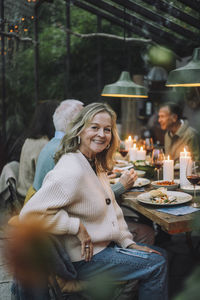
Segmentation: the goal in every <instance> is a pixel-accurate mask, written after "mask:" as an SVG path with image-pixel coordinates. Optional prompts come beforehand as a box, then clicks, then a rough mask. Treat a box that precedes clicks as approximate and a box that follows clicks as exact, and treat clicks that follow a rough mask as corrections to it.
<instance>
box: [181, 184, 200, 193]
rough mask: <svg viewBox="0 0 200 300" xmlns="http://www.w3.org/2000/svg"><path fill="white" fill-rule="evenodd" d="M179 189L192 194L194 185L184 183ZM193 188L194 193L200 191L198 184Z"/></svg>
mask: <svg viewBox="0 0 200 300" xmlns="http://www.w3.org/2000/svg"><path fill="white" fill-rule="evenodd" d="M180 189H181V190H182V191H184V192H186V193H189V194H192V195H193V194H194V186H193V185H192V184H189V185H184V186H181V187H180ZM195 190H196V193H198V194H199V193H200V186H199V185H196V186H195Z"/></svg>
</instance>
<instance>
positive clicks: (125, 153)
mask: <svg viewBox="0 0 200 300" xmlns="http://www.w3.org/2000/svg"><path fill="white" fill-rule="evenodd" d="M119 153H120V154H121V155H122V156H123V157H125V156H126V155H127V154H128V150H125V149H120V150H119Z"/></svg>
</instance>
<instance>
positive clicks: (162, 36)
mask: <svg viewBox="0 0 200 300" xmlns="http://www.w3.org/2000/svg"><path fill="white" fill-rule="evenodd" d="M84 1H85V2H87V3H90V4H92V5H94V6H96V7H98V8H100V9H103V10H105V11H106V12H109V13H110V14H112V15H113V16H114V17H116V18H118V19H119V18H120V19H121V20H123V19H124V18H125V20H126V25H127V22H128V23H129V25H131V26H130V27H133V28H135V26H137V27H139V28H141V32H146V35H148V36H150V37H151V36H152V34H153V35H154V38H153V37H152V39H153V40H154V41H156V40H155V36H156V37H157V40H158V38H159V43H160V44H162V45H166V44H167V45H168V46H169V45H178V44H179V45H183V43H187V40H181V39H179V38H177V37H173V35H172V34H170V33H169V32H167V31H164V30H162V29H159V28H157V27H156V26H154V25H152V24H150V23H147V22H145V21H144V20H142V19H140V18H138V17H136V16H133V15H130V14H129V13H127V12H126V13H124V12H123V11H122V10H120V9H118V8H116V7H114V6H112V5H110V4H108V3H106V2H105V1H102V0H99V1H96V0H84ZM156 42H157V41H156Z"/></svg>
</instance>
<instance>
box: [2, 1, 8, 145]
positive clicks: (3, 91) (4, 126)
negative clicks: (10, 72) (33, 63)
mask: <svg viewBox="0 0 200 300" xmlns="http://www.w3.org/2000/svg"><path fill="white" fill-rule="evenodd" d="M0 16H1V20H4V0H0ZM4 27H5V25H4V22H1V31H4ZM4 52H5V36H4V35H3V34H2V35H1V74H2V75H1V76H2V79H1V85H2V87H1V101H2V140H3V142H5V141H6V115H7V108H6V60H5V54H4Z"/></svg>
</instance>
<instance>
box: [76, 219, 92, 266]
mask: <svg viewBox="0 0 200 300" xmlns="http://www.w3.org/2000/svg"><path fill="white" fill-rule="evenodd" d="M77 237H78V239H79V240H80V242H81V255H82V256H83V257H85V261H90V260H91V258H92V256H93V244H92V242H91V237H90V236H89V234H88V232H87V230H86V228H85V226H84V225H83V224H82V223H80V226H79V231H78V233H77Z"/></svg>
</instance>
